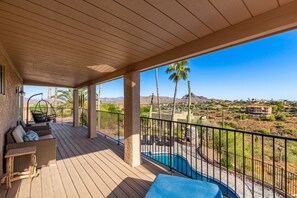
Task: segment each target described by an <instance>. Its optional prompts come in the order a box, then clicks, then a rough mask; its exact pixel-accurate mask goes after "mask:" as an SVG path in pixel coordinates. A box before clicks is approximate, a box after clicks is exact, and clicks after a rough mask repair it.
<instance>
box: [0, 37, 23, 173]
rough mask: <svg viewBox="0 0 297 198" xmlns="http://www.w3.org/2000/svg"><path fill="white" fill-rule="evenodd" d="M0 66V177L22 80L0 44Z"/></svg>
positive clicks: (15, 116) (16, 111)
mask: <svg viewBox="0 0 297 198" xmlns="http://www.w3.org/2000/svg"><path fill="white" fill-rule="evenodd" d="M0 64H1V65H2V66H4V69H5V71H4V72H5V76H4V78H5V79H4V81H5V82H4V83H5V84H4V86H5V90H4V91H5V93H4V95H1V94H0V176H1V175H2V174H3V161H4V160H3V153H4V146H5V145H4V144H5V141H4V140H5V133H6V132H7V131H8V130H9V129H10V128H11V127H14V126H16V123H17V120H18V118H19V116H20V115H19V109H18V106H19V104H18V94H17V93H16V89H17V87H18V86H21V85H22V79H21V78H20V77H19V75H18V74H17V71H16V70H15V69H14V67H13V65H12V63H11V61H10V59H9V57H8V56H7V54H6V52H5V50H4V49H3V47H2V45H1V43H0Z"/></svg>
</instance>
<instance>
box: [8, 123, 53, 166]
mask: <svg viewBox="0 0 297 198" xmlns="http://www.w3.org/2000/svg"><path fill="white" fill-rule="evenodd" d="M14 130H17V131H18V132H19V133H20V134H24V133H26V132H25V130H24V129H23V128H22V126H20V125H19V126H17V127H15V128H12V129H10V130H9V131H8V132H7V133H6V146H5V149H6V152H7V151H8V150H9V149H14V148H24V147H31V146H36V160H37V167H42V166H47V165H51V164H55V163H56V138H54V137H53V135H52V134H51V131H49V130H47V131H46V130H43V131H35V132H36V133H37V134H38V135H39V140H37V141H30V142H22V141H16V139H15V138H14V137H13V135H12V133H13V131H14ZM20 139H22V137H20ZM29 162H30V157H28V156H23V157H17V158H15V166H14V169H15V171H24V170H25V169H27V168H28V164H29Z"/></svg>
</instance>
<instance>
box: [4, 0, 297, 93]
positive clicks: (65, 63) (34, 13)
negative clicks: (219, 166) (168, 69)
mask: <svg viewBox="0 0 297 198" xmlns="http://www.w3.org/2000/svg"><path fill="white" fill-rule="evenodd" d="M291 1H292V0H100V1H98V0H55V1H51V0H2V1H0V27H1V28H0V41H1V43H2V44H3V46H4V48H5V49H6V51H7V53H8V54H9V56H10V58H11V60H12V62H13V64H14V66H15V67H16V68H17V70H18V71H19V73H20V74H21V76H22V78H23V79H24V83H25V84H35V85H56V86H67V87H76V86H80V85H87V84H88V83H96V82H100V81H106V80H109V79H112V78H116V77H120V76H121V75H123V74H124V73H125V71H129V70H133V69H136V68H140V70H145V69H147V68H152V67H154V66H159V65H161V64H164V63H168V62H172V61H175V60H178V59H180V58H182V57H181V56H180V55H179V53H176V56H175V57H174V58H170V59H168V58H167V60H166V61H161V59H157V58H156V57H159V56H160V55H162V54H166V53H167V54H168V53H169V52H171V51H173V50H177V49H180V50H182V49H183V48H182V47H183V46H186V45H187V44H189V43H194V42H196V43H197V41H199V40H203V39H204V38H206V37H207V38H208V37H209V36H210V35H216V34H219V33H220V32H222V31H223V30H228V29H230V30H232V29H231V28H232V27H233V26H236V25H237V24H240V23H241V22H243V21H249V20H252V19H253V18H255V17H257V16H258V15H259V18H260V17H261V16H260V15H261V14H263V13H268V12H270V11H271V10H278V9H280V7H283V6H284V5H285V4H287V3H290V2H291ZM291 4H292V2H291ZM295 5H296V3H295V4H294V6H295ZM287 7H288V9H289V7H292V6H287ZM283 12H284V11H283ZM271 13H272V11H271ZM279 26H280V25H279ZM291 28H292V26H290V27H286V28H284V29H282V30H286V29H291ZM275 32H277V31H275ZM225 47H228V46H225ZM191 50H193V52H195V49H191ZM197 50H198V49H197ZM193 55H197V54H196V53H191V54H188V56H193ZM184 57H186V56H184ZM158 60H160V61H158ZM144 61H145V62H144ZM140 63H144V64H143V65H144V66H143V67H141V65H140V66H139V64H140ZM133 65H136V66H137V67H135V68H133ZM130 68H132V69H130Z"/></svg>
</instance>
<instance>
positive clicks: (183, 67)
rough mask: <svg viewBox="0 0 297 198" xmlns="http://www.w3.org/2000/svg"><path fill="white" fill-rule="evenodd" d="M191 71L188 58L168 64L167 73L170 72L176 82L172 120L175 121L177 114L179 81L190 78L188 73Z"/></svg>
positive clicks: (171, 78)
mask: <svg viewBox="0 0 297 198" xmlns="http://www.w3.org/2000/svg"><path fill="white" fill-rule="evenodd" d="M189 72H190V68H189V66H188V60H183V61H179V62H176V63H173V64H171V65H169V66H168V68H167V69H166V73H167V74H170V76H169V79H170V80H172V81H174V82H175V90H174V97H173V110H172V116H171V120H172V121H174V116H175V108H176V94H177V89H178V83H179V81H180V80H181V79H183V80H186V79H187V78H188V74H189Z"/></svg>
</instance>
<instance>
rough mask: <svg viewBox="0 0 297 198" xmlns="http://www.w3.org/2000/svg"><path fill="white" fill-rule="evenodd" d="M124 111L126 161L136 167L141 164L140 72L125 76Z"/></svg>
mask: <svg viewBox="0 0 297 198" xmlns="http://www.w3.org/2000/svg"><path fill="white" fill-rule="evenodd" d="M124 111H125V119H124V123H125V124H124V131H125V133H124V138H125V144H124V161H125V162H126V163H128V164H129V165H131V166H132V167H135V166H138V165H140V164H141V157H140V79H139V72H130V73H128V74H125V76H124Z"/></svg>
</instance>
